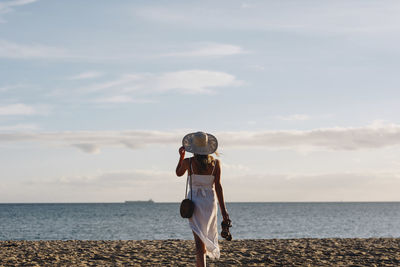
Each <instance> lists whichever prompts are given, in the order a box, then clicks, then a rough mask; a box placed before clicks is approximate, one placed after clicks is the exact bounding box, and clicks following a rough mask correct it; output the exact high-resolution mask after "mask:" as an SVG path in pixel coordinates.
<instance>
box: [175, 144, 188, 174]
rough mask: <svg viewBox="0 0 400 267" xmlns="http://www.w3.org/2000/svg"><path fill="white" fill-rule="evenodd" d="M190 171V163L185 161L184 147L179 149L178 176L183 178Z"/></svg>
mask: <svg viewBox="0 0 400 267" xmlns="http://www.w3.org/2000/svg"><path fill="white" fill-rule="evenodd" d="M187 169H188V162H187V160H185V148H184V147H183V146H182V147H180V148H179V161H178V165H177V166H176V175H177V176H182V175H184V174H185V172H186V170H187Z"/></svg>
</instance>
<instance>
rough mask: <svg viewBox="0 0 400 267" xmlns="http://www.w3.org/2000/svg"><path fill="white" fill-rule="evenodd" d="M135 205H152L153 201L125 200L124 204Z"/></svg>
mask: <svg viewBox="0 0 400 267" xmlns="http://www.w3.org/2000/svg"><path fill="white" fill-rule="evenodd" d="M135 203H149V204H153V203H154V201H153V200H152V199H149V200H126V201H125V204H135Z"/></svg>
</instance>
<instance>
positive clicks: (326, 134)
mask: <svg viewBox="0 0 400 267" xmlns="http://www.w3.org/2000/svg"><path fill="white" fill-rule="evenodd" d="M185 133H186V132H183V131H145V130H143V131H137V130H135V131H74V132H73V131H70V132H35V133H29V132H24V133H18V132H16V133H0V142H40V143H44V144H52V145H54V144H55V145H60V146H69V147H76V148H78V149H80V150H82V151H83V152H87V153H98V152H99V150H100V149H101V148H102V147H126V148H129V149H138V148H144V147H147V146H152V145H175V146H176V145H179V144H180V142H181V138H182V136H184V134H185ZM215 135H216V136H217V137H218V139H219V143H220V147H222V148H225V147H237V148H251V149H254V148H258V149H261V148H263V149H294V150H302V149H316V150H327V151H334V150H341V151H352V150H360V149H379V148H385V147H393V146H398V145H400V125H396V124H372V125H368V126H364V127H347V128H344V127H336V128H319V129H313V130H307V131H299V130H280V131H253V132H250V131H248V132H243V131H238V132H216V133H215Z"/></svg>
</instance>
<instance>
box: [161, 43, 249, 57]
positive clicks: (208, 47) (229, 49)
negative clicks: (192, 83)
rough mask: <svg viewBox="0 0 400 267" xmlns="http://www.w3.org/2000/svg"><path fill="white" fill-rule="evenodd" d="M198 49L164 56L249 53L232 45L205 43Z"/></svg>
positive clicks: (212, 55) (213, 55) (208, 55)
mask: <svg viewBox="0 0 400 267" xmlns="http://www.w3.org/2000/svg"><path fill="white" fill-rule="evenodd" d="M197 46H198V47H196V48H194V49H191V50H188V51H182V52H174V53H168V54H165V55H164V56H170V57H215V56H231V55H238V54H244V53H247V52H246V51H245V50H243V48H241V47H240V46H237V45H231V44H217V43H204V44H200V45H197Z"/></svg>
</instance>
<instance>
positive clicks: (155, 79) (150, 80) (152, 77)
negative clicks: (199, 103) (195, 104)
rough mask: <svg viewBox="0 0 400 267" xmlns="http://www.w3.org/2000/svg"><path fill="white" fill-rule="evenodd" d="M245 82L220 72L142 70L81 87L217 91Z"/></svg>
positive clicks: (122, 90) (156, 91)
mask: <svg viewBox="0 0 400 267" xmlns="http://www.w3.org/2000/svg"><path fill="white" fill-rule="evenodd" d="M242 83H243V82H242V81H240V80H238V79H236V77H235V76H233V75H231V74H228V73H225V72H218V71H209V70H183V71H176V72H165V73H160V74H151V73H145V74H143V73H139V74H127V75H123V76H121V77H120V78H118V79H115V80H111V81H106V82H103V83H96V84H92V85H88V86H86V87H84V88H82V89H81V91H86V92H96V91H101V90H108V91H114V92H115V91H116V92H123V93H126V92H143V91H145V92H147V93H165V92H170V91H172V92H178V93H184V94H204V93H214V92H215V88H218V87H226V86H239V85H241V84H242Z"/></svg>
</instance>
